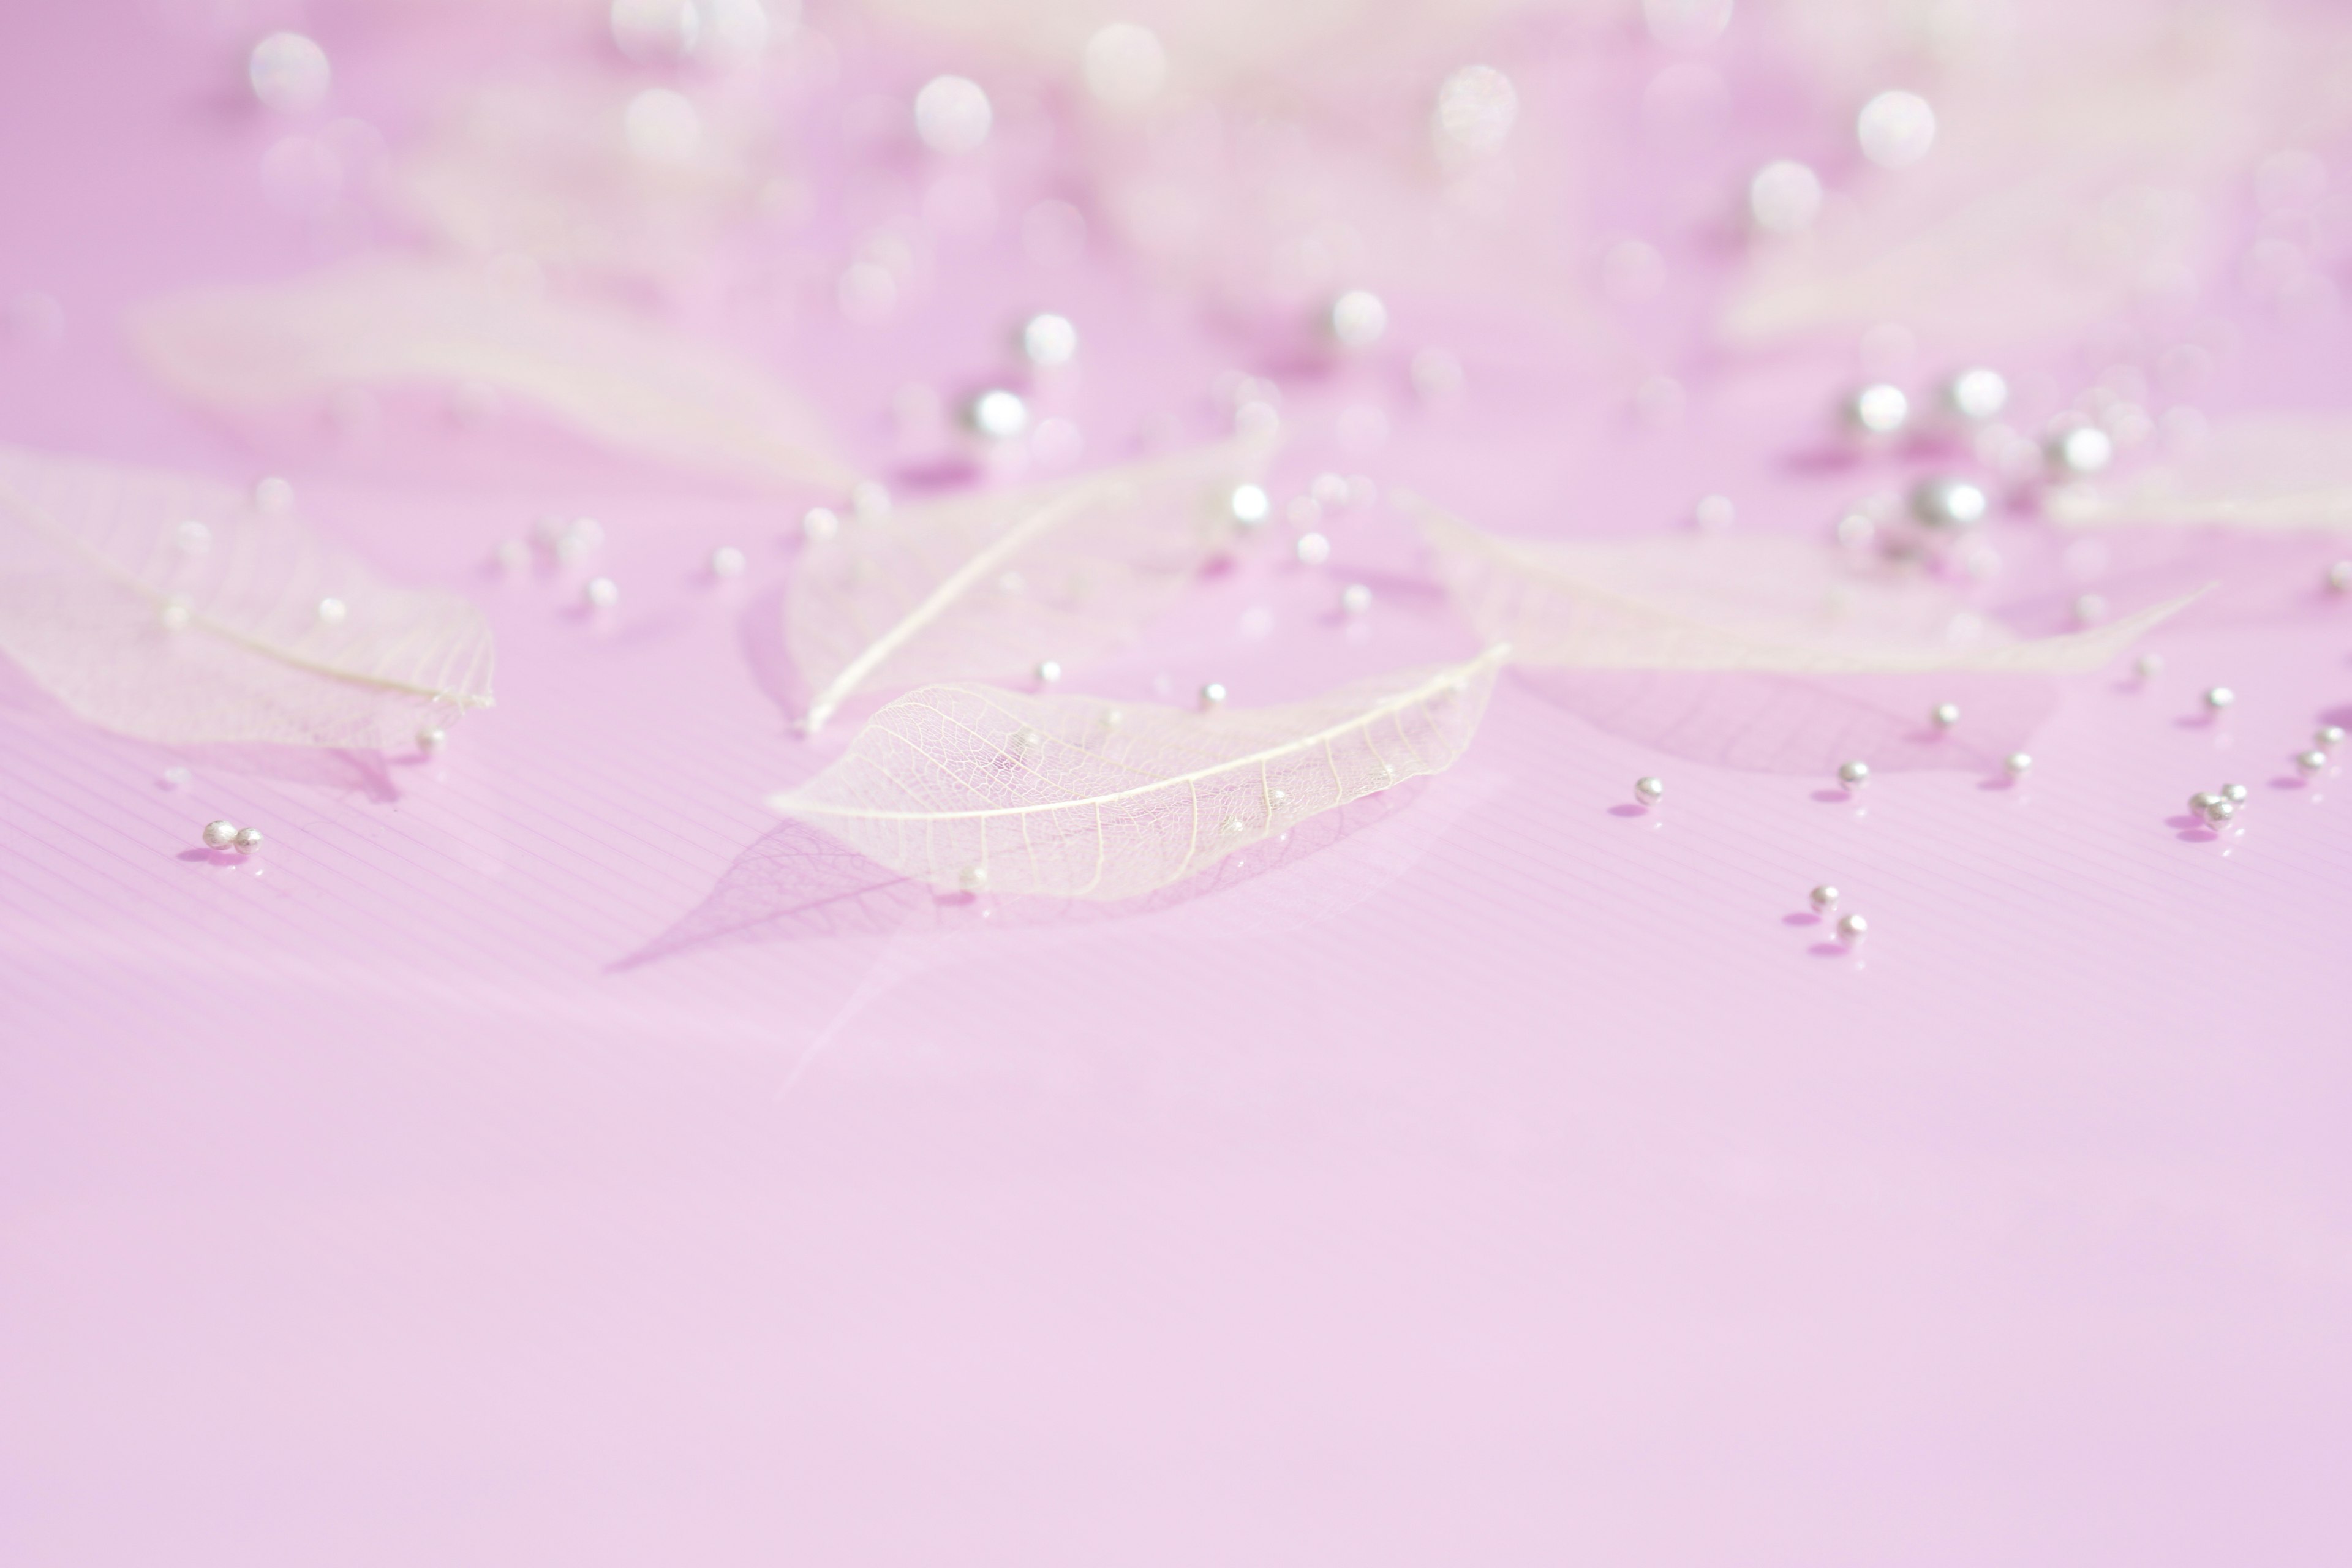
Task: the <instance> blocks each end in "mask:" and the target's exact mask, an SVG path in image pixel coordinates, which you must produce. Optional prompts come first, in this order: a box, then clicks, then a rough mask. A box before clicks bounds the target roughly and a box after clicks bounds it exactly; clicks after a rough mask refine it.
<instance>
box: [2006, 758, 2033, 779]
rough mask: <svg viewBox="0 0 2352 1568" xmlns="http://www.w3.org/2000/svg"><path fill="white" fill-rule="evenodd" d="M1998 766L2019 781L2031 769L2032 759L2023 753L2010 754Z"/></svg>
mask: <svg viewBox="0 0 2352 1568" xmlns="http://www.w3.org/2000/svg"><path fill="white" fill-rule="evenodd" d="M2000 765H2001V766H2002V767H2004V768H2007V769H2008V770H2009V776H2010V777H2011V778H2023V777H2024V776H2025V775H2026V773H2028V772H2030V771H2031V770H2032V767H2033V759H2032V757H2030V756H2028V755H2027V754H2026V753H2025V752H2010V753H2009V755H2008V756H2006V757H2003V758H2002V759H2001V762H2000Z"/></svg>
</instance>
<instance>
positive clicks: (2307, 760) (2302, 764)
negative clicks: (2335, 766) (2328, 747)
mask: <svg viewBox="0 0 2352 1568" xmlns="http://www.w3.org/2000/svg"><path fill="white" fill-rule="evenodd" d="M2294 765H2295V766H2296V767H2299V768H2301V769H2302V770H2303V771H2304V772H2305V773H2317V772H2318V771H2319V770H2320V769H2322V768H2324V767H2326V765H2327V753H2326V752H2323V751H2319V750H2317V749H2316V748H2314V749H2313V750H2311V751H2308V752H2304V753H2303V754H2302V755H2300V756H2298V757H2296V758H2295V760H2294Z"/></svg>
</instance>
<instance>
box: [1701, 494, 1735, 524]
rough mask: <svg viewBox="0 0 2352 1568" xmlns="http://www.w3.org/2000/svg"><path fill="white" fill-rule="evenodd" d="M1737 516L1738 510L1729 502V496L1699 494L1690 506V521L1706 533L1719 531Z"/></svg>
mask: <svg viewBox="0 0 2352 1568" xmlns="http://www.w3.org/2000/svg"><path fill="white" fill-rule="evenodd" d="M1738 517H1739V510H1738V508H1737V507H1735V506H1733V505H1732V504H1731V498H1730V497H1729V496H1720V495H1717V496H1701V497H1699V498H1698V504H1697V505H1696V506H1695V507H1693V508H1691V521H1693V522H1695V523H1696V524H1697V525H1698V526H1699V528H1700V529H1701V530H1702V531H1705V532H1707V533H1721V532H1722V531H1724V530H1725V529H1727V528H1729V527H1730V526H1731V525H1732V523H1734V522H1735V521H1738Z"/></svg>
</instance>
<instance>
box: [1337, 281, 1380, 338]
mask: <svg viewBox="0 0 2352 1568" xmlns="http://www.w3.org/2000/svg"><path fill="white" fill-rule="evenodd" d="M1329 324H1330V328H1331V336H1332V337H1334V338H1335V339H1337V340H1338V341H1339V346H1340V347H1342V348H1349V349H1364V348H1370V347H1371V346H1372V345H1373V344H1374V343H1376V342H1380V341H1381V334H1383V333H1385V332H1386V331H1388V330H1389V308H1388V307H1387V306H1386V305H1384V304H1382V303H1381V297H1380V296H1379V295H1378V294H1375V293H1372V292H1371V291H1370V290H1369V289H1349V290H1348V291H1347V292H1346V293H1345V294H1342V295H1340V296H1339V298H1338V299H1337V300H1332V301H1331V313H1330V317H1329Z"/></svg>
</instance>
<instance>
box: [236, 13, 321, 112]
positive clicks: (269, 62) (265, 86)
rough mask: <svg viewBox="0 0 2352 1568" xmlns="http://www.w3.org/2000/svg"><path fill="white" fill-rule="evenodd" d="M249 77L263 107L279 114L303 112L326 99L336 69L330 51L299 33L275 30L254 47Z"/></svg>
mask: <svg viewBox="0 0 2352 1568" xmlns="http://www.w3.org/2000/svg"><path fill="white" fill-rule="evenodd" d="M246 79H247V81H248V82H250V83H251V84H252V86H253V96H254V97H256V98H257V99H259V100H261V102H262V106H263V107H264V108H267V109H272V110H277V111H278V113H280V114H304V113H308V112H309V111H310V110H313V109H316V108H318V107H319V105H320V104H321V103H323V102H325V101H326V98H327V88H328V85H329V84H330V83H331V81H332V80H333V79H334V71H333V69H332V68H331V67H330V66H329V65H328V63H327V51H326V50H324V49H322V48H320V47H319V46H318V44H317V43H315V42H314V41H312V40H311V39H310V38H308V37H304V36H303V35H301V34H300V33H272V34H270V35H269V37H266V38H264V39H262V40H261V42H259V43H257V44H256V45H254V46H253V53H252V54H251V55H250V56H248V57H247V60H246Z"/></svg>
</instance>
